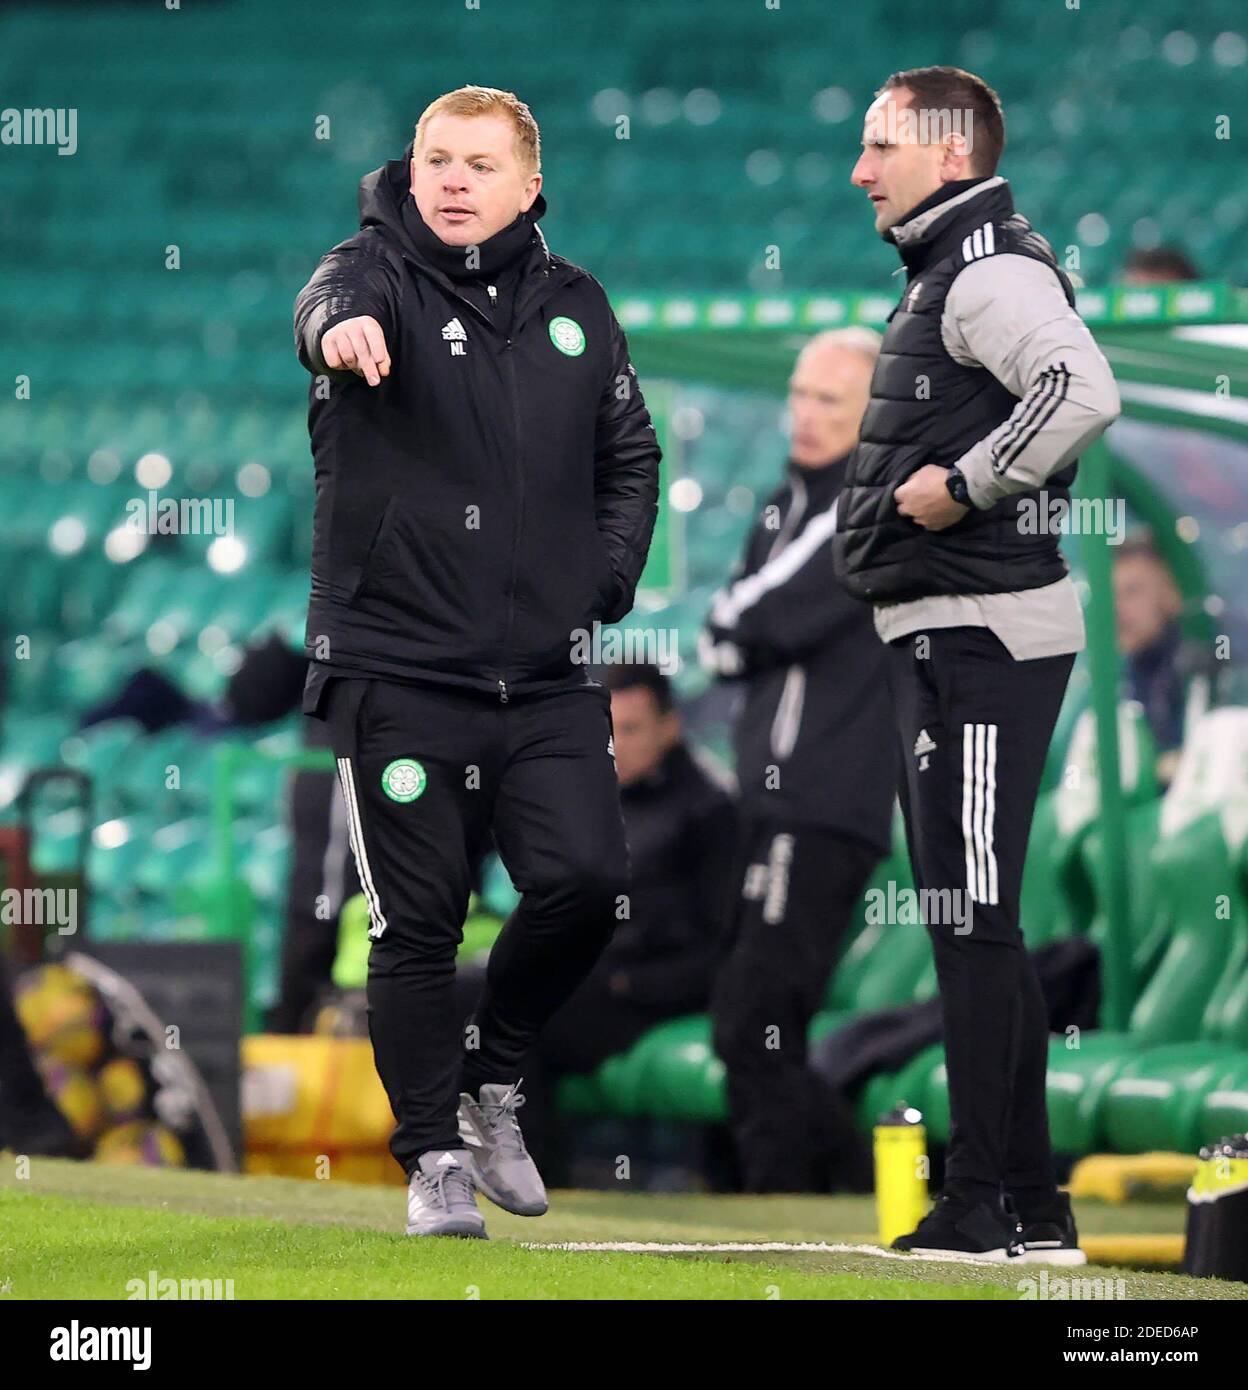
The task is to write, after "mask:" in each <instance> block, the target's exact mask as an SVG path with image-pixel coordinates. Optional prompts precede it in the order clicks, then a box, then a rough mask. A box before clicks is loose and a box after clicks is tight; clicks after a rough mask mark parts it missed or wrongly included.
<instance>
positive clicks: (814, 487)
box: [784, 449, 854, 501]
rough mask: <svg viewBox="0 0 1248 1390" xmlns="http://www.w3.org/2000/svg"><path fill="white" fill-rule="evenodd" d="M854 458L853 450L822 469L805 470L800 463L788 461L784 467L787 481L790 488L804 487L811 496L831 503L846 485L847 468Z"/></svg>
mask: <svg viewBox="0 0 1248 1390" xmlns="http://www.w3.org/2000/svg"><path fill="white" fill-rule="evenodd" d="M853 456H854V451H853V450H852V449H851V450H850V451H849V453H847V454H846V455H845V456H844V457H843V458H838V459H833V461H832V462H831V463H827V464H824V465H823V467H822V468H803V467H802V465H801V464H800V463H794V461H793V460H792V459H788V460H786V462H785V465H784V476H785V480H786V481H787V482H788V483H789V485H790V486H794V485H799V486H801V487H804V488H805V489H806V492H807V494H808V495H809V496H812V497H815V498H817V499H819V500H821V501H823V500H825V499H826V500H827V501H831V500H832V498H833V497H834V496H835V495H836V494H837V493H838V492H840V490H841V488H842V486H843V485H844V483H845V467H846V465H847V464H848V463H849V461H850V459H851V458H853Z"/></svg>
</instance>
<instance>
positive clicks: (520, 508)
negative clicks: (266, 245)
mask: <svg viewBox="0 0 1248 1390" xmlns="http://www.w3.org/2000/svg"><path fill="white" fill-rule="evenodd" d="M409 259H410V258H409ZM582 273H583V272H582ZM546 274H547V275H548V276H549V274H550V272H549V270H547V272H546ZM580 278H581V275H580V274H574V275H572V277H571V278H570V279H568V280H566V281H565V282H564V283H563V284H562V285H561V286H560V287H559V288H560V289H566V288H567V287H568V285H570V284H572V283H573V281H575V280H579V279H580ZM435 283H437V282H436V281H435ZM520 288H521V286H517V288H516V297H517V307H518V305H519V294H520ZM444 289H445V287H444ZM485 289H486V293H487V294H488V295H489V297H490V310H491V313H490V314H488V315H487V314H486V313H485V312H484V311H483V310H482V309H481V308H479V307H478V306H477V305H476V304H474V303H473V302H472V300H471V299H469V298H468V297H467V295H463V294H460V293H459V291H458V290H456V289H454V288H453V287H451V288H450V294H451V296H452V298H454V299H457V300H459V302H460V303H461V304H463V305H464V307H465V308H467V309H470V310H471V311H472V313H473V314H474V315H475V316H476V317H477V318H479V319H480V320H481V321H482V323H485V324H488V325H489V327H490V328H491V329H493V331H494V332H496V333H497V332H498V326H497V324H496V323H495V322H494V320H493V317H492V313H493V309H494V307H495V305H496V304H497V302H498V289H497V287H496V286H495V285H487V286H486V287H485ZM535 307H536V303H535V301H533V300H530V303H529V304H528V305H526V309H527V310H528V313H529V314H531V313H532V312H533V310H534V308H535ZM527 317H528V314H526V318H527ZM520 326H521V324H520V319H519V317H518V315H516V314H514V313H513V315H512V325H511V331H512V334H513V335H514V334H515V333H517V332H518V331H519V329H520ZM512 341H513V339H512V338H508V339H507V341H506V343H505V345H504V347H503V352H504V354H505V358H504V360H505V361H506V363H507V369H506V370H507V382H508V388H509V390H510V392H511V415H512V423H513V426H514V430H515V444H516V453H515V468H516V493H517V498H518V505H517V513H516V530H515V538H514V540H513V542H512V549H511V585H510V593H509V598H508V603H507V624H506V627H505V628H504V629H503V647H502V652H501V657H502V662H500V665H501V664H503V663H505V661H506V657H507V644H508V643H509V642H510V640H511V624H512V619H513V617H514V616H515V600H516V574H517V571H518V569H519V564H520V531H521V528H522V526H523V521H524V470H523V469H522V468H521V466H520V453H521V450H520V393H519V391H518V390H517V389H516V369H515V358H514V357H512V356H511V355H510V354H511V350H512ZM504 669H505V666H504ZM497 686H498V702H499V704H500V705H505V704H507V702H508V701H509V700H510V698H511V695H510V692H509V691H508V689H507V681H506V679H505V677H504V676H503V675H502V674H501V673H500V675H499V677H498V681H497Z"/></svg>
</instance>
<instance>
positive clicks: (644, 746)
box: [611, 685, 680, 787]
mask: <svg viewBox="0 0 1248 1390" xmlns="http://www.w3.org/2000/svg"><path fill="white" fill-rule="evenodd" d="M611 723H612V725H613V726H614V738H615V770H616V773H617V775H618V776H619V779H620V786H622V787H627V786H630V785H631V784H632V783H633V782H638V781H640V780H641V779H642V778H643V777H648V776H649V775H650V774H651V773H652V772H653V771H654V770H655V769H656V768H657V767H658V765H659V764H660V763H661V762H662V761H663V759H664V758H665V757H666V756H667V754H668V752H669V750H670V749H671V748H672V747H673V746H674V745H675V743H676V741H677V739H679V737H680V716H679V715H678V714H677V713H676V711H675V710H670V711H669V712H668V713H667V714H663V713H662V712H661V711H660V710H659V706H658V704H657V702H656V701H655V698H654V695H653V694H652V693H651V692H650V691H649V690H647V689H646V688H645V687H644V686H638V685H635V686H633V687H631V688H630V689H628V690H613V691H612V692H611Z"/></svg>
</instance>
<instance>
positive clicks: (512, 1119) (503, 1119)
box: [480, 1077, 528, 1154]
mask: <svg viewBox="0 0 1248 1390" xmlns="http://www.w3.org/2000/svg"><path fill="white" fill-rule="evenodd" d="M523 1083H524V1078H523V1077H521V1078H520V1080H519V1081H517V1082H516V1084H515V1085H514V1086H510V1087H508V1089H507V1090H506V1091H505V1092H504V1093H503V1095H502V1096H501V1097H500V1098H499V1099H498V1100H494V1101H483V1102H481V1103H480V1109H481V1113H482V1115H483V1116H484V1117H485V1122H486V1124H487V1125H489V1127H490V1134H491V1135H492V1136H493V1138H494V1139H496V1140H497V1141H498V1142H499V1143H501V1144H503V1145H504V1146H505V1147H506V1148H508V1149H510V1150H511V1151H512V1152H514V1153H516V1154H527V1153H528V1150H527V1149H526V1148H525V1147H524V1135H523V1134H522V1133H521V1132H520V1121H519V1120H517V1119H516V1111H517V1110H519V1109H520V1107H521V1106H522V1105H523V1104H524V1097H523V1096H522V1095H521V1094H520V1087H521V1085H523Z"/></svg>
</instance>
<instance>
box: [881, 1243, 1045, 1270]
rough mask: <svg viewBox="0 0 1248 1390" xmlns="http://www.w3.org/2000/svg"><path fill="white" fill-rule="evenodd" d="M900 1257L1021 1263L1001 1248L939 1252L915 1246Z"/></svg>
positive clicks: (992, 1263) (979, 1263) (931, 1247)
mask: <svg viewBox="0 0 1248 1390" xmlns="http://www.w3.org/2000/svg"><path fill="white" fill-rule="evenodd" d="M898 1253H899V1254H902V1255H915V1256H917V1257H918V1258H919V1259H921V1260H948V1261H950V1262H951V1263H952V1264H964V1265H1006V1264H1016V1263H1019V1262H1021V1260H1022V1256H1021V1255H1012V1254H1010V1252H1009V1250H1008V1249H1007V1248H1006V1247H1005V1246H1002V1247H1001V1248H1000V1249H999V1250H940V1249H938V1248H936V1247H934V1246H922V1245H919V1246H915V1248H914V1249H913V1250H902V1251H899V1252H898Z"/></svg>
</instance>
